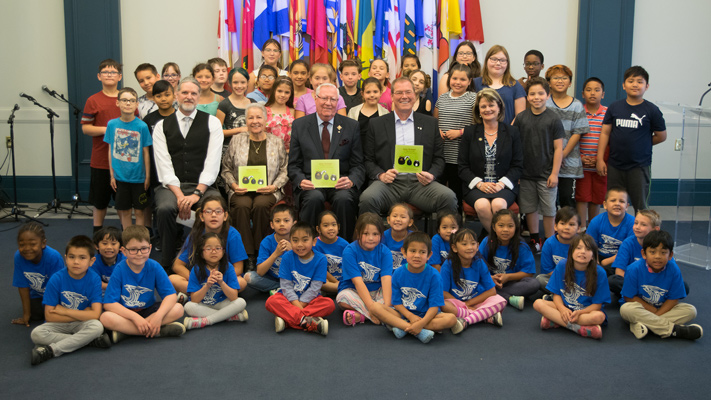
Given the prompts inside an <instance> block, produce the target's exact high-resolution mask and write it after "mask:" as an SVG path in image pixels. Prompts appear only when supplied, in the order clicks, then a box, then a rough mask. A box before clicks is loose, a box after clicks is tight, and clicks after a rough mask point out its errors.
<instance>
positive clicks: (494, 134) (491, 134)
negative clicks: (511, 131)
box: [484, 129, 499, 136]
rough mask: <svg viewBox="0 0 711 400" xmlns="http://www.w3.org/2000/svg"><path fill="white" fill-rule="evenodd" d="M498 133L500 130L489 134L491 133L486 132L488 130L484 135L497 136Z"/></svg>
mask: <svg viewBox="0 0 711 400" xmlns="http://www.w3.org/2000/svg"><path fill="white" fill-rule="evenodd" d="M497 133H499V130H498V129H497V130H496V131H495V132H494V133H489V132H487V131H486V129H484V134H485V135H486V136H496V134H497Z"/></svg>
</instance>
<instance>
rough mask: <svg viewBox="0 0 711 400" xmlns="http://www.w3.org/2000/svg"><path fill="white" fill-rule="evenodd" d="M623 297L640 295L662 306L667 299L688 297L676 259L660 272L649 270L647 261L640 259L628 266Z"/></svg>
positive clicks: (649, 301)
mask: <svg viewBox="0 0 711 400" xmlns="http://www.w3.org/2000/svg"><path fill="white" fill-rule="evenodd" d="M620 294H621V295H622V297H623V298H624V297H627V298H630V299H631V298H633V297H635V296H639V297H640V298H641V299H642V300H644V301H646V302H647V303H649V304H651V305H653V306H654V307H657V308H659V307H661V306H662V304H664V302H665V301H667V300H680V299H683V298H685V297H686V290H685V289H684V281H683V279H682V278H681V271H680V270H679V266H678V265H676V262H675V261H674V259H671V260H669V262H668V263H667V265H666V267H664V270H662V271H661V272H658V273H652V272H649V270H648V269H647V261H646V260H645V259H640V260H638V261H635V262H634V263H632V265H630V266H629V267H627V272H625V284H624V285H623V286H622V291H621V292H620Z"/></svg>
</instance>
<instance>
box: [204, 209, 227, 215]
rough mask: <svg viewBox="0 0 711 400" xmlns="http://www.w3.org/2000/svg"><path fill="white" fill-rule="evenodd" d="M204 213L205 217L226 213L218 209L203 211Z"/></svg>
mask: <svg viewBox="0 0 711 400" xmlns="http://www.w3.org/2000/svg"><path fill="white" fill-rule="evenodd" d="M202 213H203V214H205V215H218V216H219V215H222V214H224V213H225V210H223V209H220V208H218V209H217V210H210V209H207V210H202Z"/></svg>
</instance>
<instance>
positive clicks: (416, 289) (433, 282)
mask: <svg viewBox="0 0 711 400" xmlns="http://www.w3.org/2000/svg"><path fill="white" fill-rule="evenodd" d="M399 304H402V305H403V306H405V308H407V309H408V310H409V311H410V312H411V313H413V314H415V315H417V316H419V317H424V315H425V314H426V313H427V310H429V309H430V308H432V307H442V306H443V305H444V294H443V291H442V277H441V276H440V274H439V272H438V271H437V270H436V269H434V268H433V267H432V266H431V265H429V264H426V265H425V268H424V270H423V271H422V272H420V273H419V274H416V273H414V272H410V270H409V269H407V266H406V265H404V266H403V268H399V269H398V270H396V271H395V272H393V306H396V305H399Z"/></svg>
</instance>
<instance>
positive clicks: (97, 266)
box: [90, 251, 126, 283]
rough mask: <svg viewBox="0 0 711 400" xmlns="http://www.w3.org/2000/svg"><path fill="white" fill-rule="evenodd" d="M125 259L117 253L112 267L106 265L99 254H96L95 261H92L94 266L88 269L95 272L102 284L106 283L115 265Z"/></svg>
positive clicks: (120, 253) (121, 254)
mask: <svg viewBox="0 0 711 400" xmlns="http://www.w3.org/2000/svg"><path fill="white" fill-rule="evenodd" d="M125 259H126V256H124V255H123V253H122V252H120V251H119V252H118V254H117V255H116V261H115V262H114V263H113V264H112V265H106V263H105V262H104V259H103V257H101V254H99V253H96V261H94V264H92V265H91V268H90V269H91V270H92V271H94V272H96V274H97V275H99V277H100V278H101V281H102V282H106V283H108V282H109V279H110V278H111V274H113V273H114V267H116V264H118V263H120V262H121V261H123V260H125Z"/></svg>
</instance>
